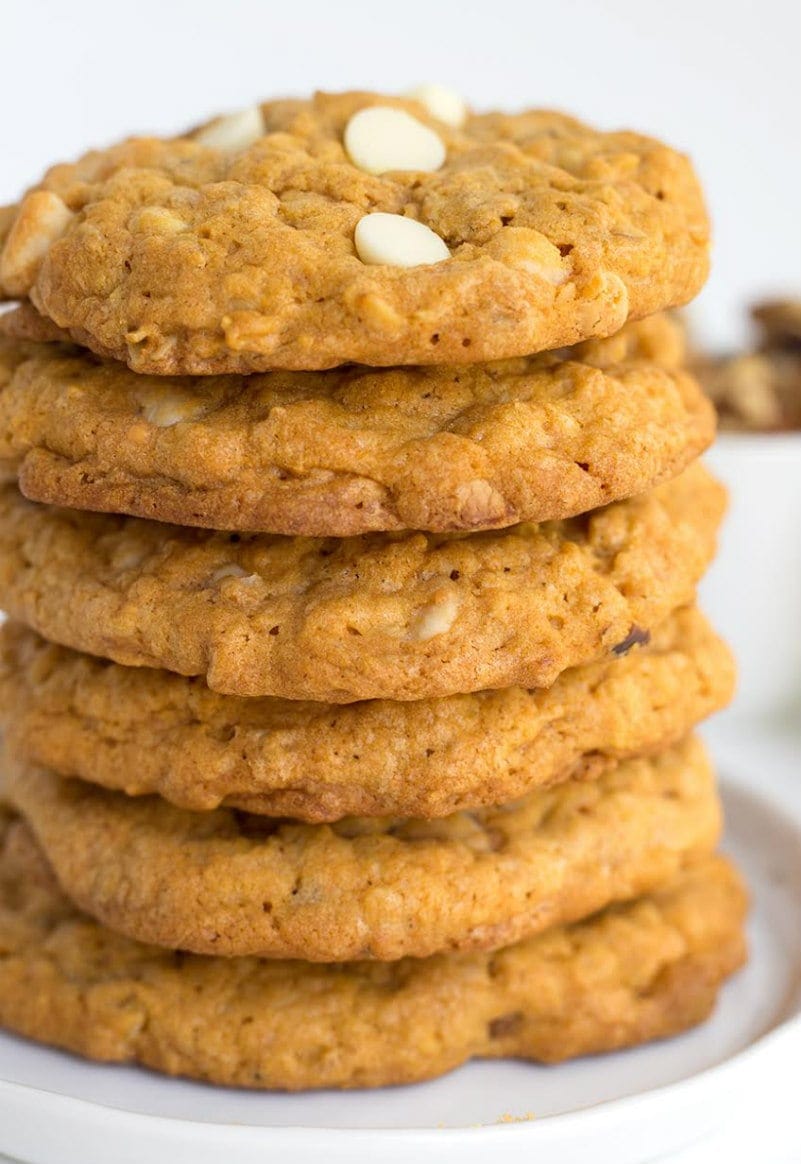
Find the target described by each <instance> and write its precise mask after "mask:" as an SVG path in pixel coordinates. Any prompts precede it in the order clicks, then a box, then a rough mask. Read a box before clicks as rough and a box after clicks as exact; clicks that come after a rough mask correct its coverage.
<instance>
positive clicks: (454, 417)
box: [0, 317, 715, 537]
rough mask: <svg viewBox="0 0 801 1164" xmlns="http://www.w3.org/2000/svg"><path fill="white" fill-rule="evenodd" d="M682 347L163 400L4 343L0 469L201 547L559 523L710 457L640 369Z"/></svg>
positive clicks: (700, 434)
mask: <svg viewBox="0 0 801 1164" xmlns="http://www.w3.org/2000/svg"><path fill="white" fill-rule="evenodd" d="M641 329H642V331H643V341H644V343H641V341H640V336H639V331H640V330H641ZM660 329H664V330H665V331H666V332H667V333H668V335H667V336H666V337H665V340H664V344H661V341H660V339H659V337H658V333H659V331H660ZM674 330H675V325H674V324H673V323H672V322H671V321H669V320H668V319H666V318H664V317H662V318H661V319H657V320H656V321H649V323H648V324H647V325H646V324H645V323H643V324H630V325H629V326H628V328H626V329H624V331H625V332H626V335H625V336H621V337H620V340H619V341H618V340H617V339H612V340H609V341H601V342H600V343H599V344H597V345H595V351H594V357H595V358H596V359H601V360H608V359H610V358H613V357H614V354H615V352H616V351H621V350H622V351H623V353H624V356H623V361H622V362H613V363H611V364H606V365H603V364H602V365H601V366H598V364H593V363H590V362H582V360H581V358H580V349H579V350H573V349H570V350H567V351H563V352H561V353H558V354H554V355H542V356H535V357H532V358H530V359H527V360H516V361H506V362H505V363H500V364H491V365H489V364H476V365H473V366H470V367H467V368H455V367H450V368H413V369H412V368H406V369H395V370H378V371H376V370H368V369H364V368H348V369H343V370H339V371H331V372H317V373H297V372H295V373H293V372H284V373H280V372H273V373H270V374H266V375H262V376H252V377H248V378H245V377H234V376H229V377H215V378H205V379H203V378H200V377H195V378H194V379H189V378H184V379H182V380H177V379H170V380H169V381H165V380H164V379H163V378H162V379H158V378H156V377H153V376H150V377H145V376H138V375H136V374H135V373H134V372H131V371H129V370H128V369H127V368H126V367H125V366H124V365H122V364H118V363H112V362H110V361H105V362H103V363H99V362H98V360H97V359H96V357H92V356H90V355H88V354H87V353H84V352H81V351H80V350H77V349H64V348H61V347H56V348H54V347H53V346H52V345H46V346H40V347H35V348H30V347H27V346H24V347H21V346H20V345H19V344H18V343H14V342H12V341H0V460H1V461H4V462H6V463H7V464H8V465H9V466H13V467H14V468H15V469H16V470H17V471H18V472H19V479H20V487H21V489H22V492H23V493H24V494H25V495H26V496H27V497H30V498H31V499H32V500H34V501H45V502H50V503H53V504H56V505H68V506H71V507H73V508H75V509H90V510H101V511H104V512H111V513H128V514H134V515H136V516H138V517H149V518H156V519H158V520H159V521H170V522H175V523H176V524H178V525H192V526H203V527H206V528H212V529H228V530H246V531H267V532H272V533H280V534H304V535H310V536H335V537H346V536H351V535H354V534H361V533H367V532H371V531H375V530H403V529H419V530H431V531H437V532H442V531H447V530H461V529H464V530H470V529H482V528H498V527H502V526H508V525H513V524H514V523H516V522H519V521H536V522H539V521H550V520H555V519H560V518H564V517H570V516H572V515H574V514H576V513H585V512H586V511H587V510H589V509H594V508H597V507H598V506H600V505H605V504H606V503H608V502H610V501H614V500H617V499H619V498H622V497H628V496H631V495H633V494H636V493H643V492H645V490H646V489H649V488H651V486H653V485H654V484H656V483H658V482H660V481H663V480H667V479H668V478H670V477H673V476H675V475H676V474H677V473H678V472H680V471H681V470H682V469H684V468H685V467H686V466H687V465H688V464H689V463H690V461H692V460H694V459H695V457H697V456H698V455H699V453H701V452H702V451H703V450H704V449H705V448H706V447H707V445H708V444H709V443H710V441H711V440H712V437H713V435H714V428H715V412H714V409H713V408H712V406H711V405H710V403H709V401H708V400H707V398H706V396H705V395H704V394H703V393H702V392H701V390H700V388H699V387H698V385H697V383H696V382H695V381H694V380H693V378H692V377H691V376H690V375H689V374H688V373H686V372H684V371H681V370H677V369H675V368H672V369H668V368H663V367H660V366H658V365H657V364H656V363H654V362H653V361H651V360H648V359H647V358H644V357H643V356H642V350H643V346H648V345H649V343H650V341H651V340H652V339H654V336H655V333H656V344H657V346H663V347H664V348H665V350H666V351H667V352H670V351H672V350H675V349H676V347H677V346H678V345H677V344H674V343H672V336H671V334H670V333H672V332H673V331H674ZM607 345H608V347H607ZM588 346H589V345H588ZM567 357H569V358H567Z"/></svg>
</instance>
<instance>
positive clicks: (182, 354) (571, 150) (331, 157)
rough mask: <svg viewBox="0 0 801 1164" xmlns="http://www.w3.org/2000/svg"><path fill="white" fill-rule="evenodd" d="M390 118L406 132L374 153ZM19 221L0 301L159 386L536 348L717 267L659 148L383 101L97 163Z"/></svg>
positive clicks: (631, 311)
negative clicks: (441, 116)
mask: <svg viewBox="0 0 801 1164" xmlns="http://www.w3.org/2000/svg"><path fill="white" fill-rule="evenodd" d="M376 106H378V107H383V109H384V113H383V114H382V113H381V112H380V108H379V113H378V116H379V119H386V111H387V110H389V117H390V120H395V121H397V119H398V116H399V113H400V114H401V117H400V120H401V121H402V122H403V125H404V126H405V129H404V130H401V131H397V130H396V129H391V130H389V131H386V130H385V129H380V130H378V131H377V132H376V131H373V132H372V136H371V137H370V138H369V140H370V145H369V148H368V150H367V153H366V154H365V152H364V149H363V148H361V147H355V146H354V135H356V136H357V137H358V138H363V137H364V130H363V123H364V112H363V111H365V110H368V109H372V108H373V107H376ZM374 116H375V114H368V120H370V119H372V118H374ZM354 118H355V119H356V122H357V123H358V124H357V127H356V129H354ZM410 124H411V127H412V128H411V133H412V138H413V141H417V142H418V143H419V141H420V139H421V138H422V140H423V141H424V142H426V143H427V147H424V149H423V155H424V157H422V158H421V154H420V151H419V150H418V149H417V148H415V147H414V145H413V144H410V143H409V140H408V132H409V126H410ZM404 134H405V135H406V136H405V137H404V136H403V135H404ZM368 135H369V131H368ZM404 143H405V144H404ZM362 144H363V143H362ZM385 146H389V147H390V154H389V155H388V154H387V153H386V150H385V149H384V147H385ZM377 152H378V153H381V154H382V157H383V162H382V163H381V164H380V165H379V169H380V170H381V171H382V172H380V173H377V172H374V171H375V169H376V166H375V165H374V164H371V161H370V159H371V158H372V160H373V162H375V161H376V156H377ZM390 155H391V156H390ZM385 163H389V169H385V168H384V164H385ZM12 213H13V214H14V219H13V223H12V224H11V226H10V229H9V230H8V234H7V236H6V238H5V243H4V245H3V248H2V251H1V252H0V290H2V292H3V293H4V294H5V295H6V297H10V298H20V297H29V298H30V299H31V301H32V302H33V303H34V305H35V306H36V307H37V309H38V310H39V311H40V312H41V313H42V314H43V315H46V316H47V317H49V318H50V319H52V320H53V321H54V322H55V323H56V324H57V325H59V326H60V327H62V328H66V329H68V330H69V331H70V333H71V334H72V336H73V337H74V338H75V339H77V340H78V341H79V342H80V343H82V344H85V345H86V346H88V347H90V348H92V349H93V350H94V351H96V352H97V353H99V354H100V355H106V356H112V357H115V358H117V359H119V360H124V361H125V362H127V363H128V364H129V366H130V367H131V368H133V369H134V370H135V371H137V372H147V373H155V374H158V375H164V374H168V375H174V374H176V373H195V374H200V375H207V374H209V373H215V372H243V373H247V372H254V371H265V370H269V369H271V368H294V369H300V370H303V369H315V368H327V367H333V366H336V365H338V364H343V363H347V362H357V363H363V364H372V365H382V366H386V365H397V364H442V363H472V362H475V361H483V360H493V359H498V358H506V357H509V356H521V355H528V354H530V353H531V352H535V351H542V350H546V349H550V348H556V347H560V346H563V345H567V344H574V343H578V342H579V341H580V340H582V339H586V338H588V337H591V336H595V335H610V334H611V333H612V332H614V331H616V330H618V328H620V327H622V325H623V324H624V323H625V322H626V320H627V319H628V318H634V319H636V318H642V317H644V316H647V315H650V314H652V313H653V312H656V311H659V310H661V309H663V308H666V307H670V306H672V305H675V304H679V303H684V302H687V301H688V300H689V299H691V298H692V297H693V296H694V295H695V294H696V293H697V292H698V291H699V290H700V288H701V286H702V284H703V282H704V279H705V278H706V274H707V269H708V252H709V224H708V219H707V215H706V211H705V208H704V205H703V199H702V195H701V191H700V188H699V185H698V181H697V178H696V176H695V174H694V172H693V170H692V167H691V165H690V163H689V161H688V160H687V159H686V158H685V157H683V156H682V155H680V154H678V153H676V152H674V151H673V150H671V149H669V148H668V147H666V146H664V145H662V144H661V143H660V142H657V141H654V140H652V139H650V138H646V137H642V136H640V135H639V134H636V133H630V132H618V133H601V132H599V131H597V130H594V129H592V128H590V127H589V126H586V125H583V124H582V123H581V122H579V121H576V120H574V119H573V118H570V117H566V116H564V115H562V114H559V113H553V112H550V111H543V110H532V111H529V112H526V113H520V114H516V115H505V114H502V113H490V114H483V115H469V116H467V117H466V119H465V121H464V124H463V125H461V126H460V127H453V126H448V125H446V124H445V123H443V122H441V121H438V120H436V119H435V118H434V117H432V116H431V114H430V113H429V112H428V111H427V110H426V108H425V107H424V106H423V105H422V104H420V103H419V102H417V101H414V100H404V99H399V98H395V97H385V96H382V95H380V94H376V93H342V94H316V95H315V96H314V97H313V98H311V99H310V100H306V101H304V100H293V101H287V100H282V101H271V102H266V103H264V104H262V105H261V106H259V107H256V108H253V109H250V110H246V111H243V112H242V113H241V114H239V115H236V116H234V117H233V118H228V119H224V120H223V121H221V122H216V123H213V124H212V125H208V126H204V127H200V128H199V129H196V130H194V131H192V132H191V133H189V134H186V135H184V136H181V137H177V138H173V139H157V138H134V139H131V140H128V141H125V142H123V143H121V144H118V145H115V146H112V147H111V148H109V149H106V150H101V151H93V152H92V153H89V154H87V155H86V156H85V157H83V158H82V159H81V160H80V161H78V162H77V163H75V164H70V165H58V166H55V167H53V168H52V169H51V170H50V171H49V172H48V173H47V174H46V176H45V178H44V179H43V181H42V183H41V184H40V185H39V186H37V187H34V188H32V189H31V190H30V191H29V192H28V193H27V194H26V195H25V197H24V198H23V200H22V202H21V203H20V204H19V206H18V207H17V209H16V211H10V210H9V211H6V214H7V215H8V214H12Z"/></svg>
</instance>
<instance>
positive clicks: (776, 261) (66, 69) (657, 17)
mask: <svg viewBox="0 0 801 1164" xmlns="http://www.w3.org/2000/svg"><path fill="white" fill-rule="evenodd" d="M0 15H2V24H1V25H0V29H1V30H2V45H3V52H2V65H0V99H2V107H3V109H4V110H5V111H6V112H5V116H4V119H3V129H2V133H3V135H4V136H3V141H2V147H3V148H2V152H0V157H2V159H3V164H2V166H0V200H3V201H11V200H13V199H15V198H16V197H17V196H18V194H19V192H20V190H21V189H22V188H23V187H24V186H25V185H26V184H27V183H29V182H31V181H33V180H35V179H36V178H37V176H38V175H39V174H40V173H41V171H42V170H43V168H44V167H45V166H47V165H48V164H49V163H51V162H53V161H56V160H63V159H67V158H70V157H72V156H74V155H75V154H77V153H79V152H81V151H82V150H84V149H85V148H87V147H89V146H91V145H97V144H103V143H105V142H107V141H109V140H112V139H114V138H116V137H119V136H121V135H123V134H125V133H129V132H140V131H145V130H157V131H164V130H178V129H180V128H182V127H184V126H187V125H190V124H192V123H194V122H195V121H197V120H199V119H200V118H202V117H203V116H204V115H205V114H210V113H214V112H218V111H220V110H222V109H226V108H236V107H238V106H241V105H245V104H249V103H251V102H252V101H253V100H254V99H255V98H257V97H267V96H272V95H279V94H282V95H285V94H302V93H305V92H307V91H309V90H310V89H313V88H330V89H341V88H358V87H371V88H379V89H385V90H387V91H394V90H402V89H404V88H406V87H408V86H409V85H410V84H413V83H416V82H419V81H421V80H436V81H440V82H442V83H447V84H449V85H452V86H455V87H456V88H457V89H458V90H459V91H460V92H462V93H463V94H464V95H465V96H466V97H468V98H469V99H470V101H471V102H472V103H473V104H474V105H475V106H476V107H479V108H487V107H493V106H495V107H503V106H505V107H509V108H514V107H519V106H523V105H526V104H529V105H537V104H539V105H551V106H556V107H562V108H565V109H567V110H570V111H572V112H576V113H578V114H579V115H582V116H584V117H586V118H587V119H589V120H591V121H594V122H596V123H598V124H600V125H602V126H607V127H610V128H618V127H623V126H625V127H627V128H633V129H641V130H645V131H647V132H650V133H653V134H656V135H657V136H663V137H664V138H666V139H667V140H668V141H670V142H671V143H672V144H675V145H677V146H680V147H682V148H684V149H686V150H688V151H689V152H690V153H691V154H692V155H693V157H694V159H695V161H696V163H697V165H698V167H699V169H700V171H701V174H702V176H703V178H704V181H705V183H706V187H707V190H708V194H709V201H710V204H711V207H712V211H713V215H714V221H715V227H716V239H717V246H716V254H715V269H714V274H713V277H712V279H711V281H710V284H709V286H708V288H707V290H706V291H705V292H704V293H703V295H702V297H701V299H700V300H699V303H698V306H697V309H696V312H695V317H696V319H697V323H698V326H699V328H700V330H701V333H702V335H703V337H704V338H706V339H708V340H709V341H710V342H711V343H714V344H725V343H728V342H732V341H735V340H737V339H738V338H739V336H740V335H741V334H742V326H743V320H744V306H745V304H746V303H747V302H748V301H749V300H750V299H753V298H754V297H755V296H759V295H761V294H763V293H776V292H779V291H782V290H792V289H795V290H796V291H798V290H799V289H801V148H800V143H801V82H799V61H800V60H801V3H799V0H759V2H758V0H726V2H725V3H724V2H722V0H721V2H718V0H695V2H693V0H671V2H670V3H664V2H662V3H654V2H651V0H549V2H548V3H544V2H542V0H539V2H538V0H447V2H445V3H437V2H436V0H403V2H397V0H396V2H395V3H392V4H389V3H382V2H381V0H373V2H372V3H358V2H356V0H281V2H280V3H271V2H269V0H262V2H259V0H173V2H171V0H126V2H125V3H119V2H116V0H102V2H99V0H97V2H95V0H0Z"/></svg>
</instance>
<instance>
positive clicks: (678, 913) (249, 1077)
mask: <svg viewBox="0 0 801 1164" xmlns="http://www.w3.org/2000/svg"><path fill="white" fill-rule="evenodd" d="M745 908H746V897H745V891H744V889H743V886H742V883H741V881H740V878H739V877H738V875H737V873H736V872H735V870H734V869H733V868H732V866H731V865H730V864H729V863H728V862H727V861H725V860H723V859H722V858H720V857H715V858H710V859H708V860H705V861H703V862H701V863H700V864H697V865H696V866H694V867H693V868H692V869H690V870H688V871H686V872H684V873H682V874H680V875H679V876H678V877H677V878H676V879H675V880H674V881H673V882H672V883H671V884H670V885H668V886H666V887H665V888H663V889H661V890H659V891H658V892H656V893H654V894H653V895H652V896H650V897H647V898H644V899H641V900H639V901H635V902H630V903H628V904H626V905H619V906H612V907H610V908H609V909H607V910H606V911H605V912H604V913H601V914H597V915H596V916H595V917H593V918H591V919H590V920H588V921H585V922H581V923H579V924H574V925H572V926H568V927H557V928H555V929H552V930H548V931H547V932H546V933H543V934H541V935H539V936H538V937H536V938H531V939H529V940H527V941H524V942H521V943H519V944H518V945H515V946H510V947H508V948H506V949H504V950H500V951H497V952H495V953H492V954H486V953H473V954H461V955H459V954H447V955H440V956H438V957H433V958H427V959H424V960H414V959H406V960H405V961H402V962H395V963H392V964H389V965H386V964H385V965H378V964H376V963H374V962H373V963H365V962H361V963H351V964H349V965H347V966H320V965H312V964H310V963H301V962H269V961H257V960H256V959H253V958H237V959H224V958H204V957H199V956H197V955H192V954H184V953H172V952H170V951H165V950H160V949H157V948H155V947H153V946H145V945H141V944H139V943H138V942H133V941H130V940H128V939H126V938H122V937H120V936H118V935H117V934H114V933H112V932H111V931H110V930H107V929H105V928H103V927H102V926H100V925H98V924H97V923H96V922H94V921H92V919H91V918H89V917H87V916H86V915H84V914H80V913H79V912H78V911H77V910H76V909H75V907H74V906H72V905H71V903H70V902H69V901H68V900H67V899H66V898H65V897H64V896H63V895H62V894H61V893H60V891H59V889H58V887H57V885H56V884H55V881H54V879H53V877H52V874H51V873H50V871H49V870H48V868H47V865H46V864H45V862H44V860H43V858H42V856H41V854H40V853H39V852H38V850H37V847H36V845H35V842H34V841H33V839H32V837H31V836H30V833H29V832H28V830H27V828H26V827H25V825H24V824H23V823H22V822H21V821H19V820H18V819H13V818H10V817H9V816H8V815H6V816H5V817H2V816H0V1024H2V1025H3V1026H5V1027H6V1028H8V1029H10V1030H12V1031H16V1032H18V1033H19V1034H21V1035H25V1036H27V1037H28V1038H32V1039H37V1040H39V1041H40V1042H44V1043H49V1044H51V1045H55V1046H58V1047H62V1048H64V1049H65V1050H68V1051H74V1052H77V1053H78V1054H80V1055H84V1056H87V1057H88V1058H91V1059H99V1060H101V1061H103V1062H120V1063H141V1064H143V1065H145V1066H147V1067H152V1068H155V1069H156V1070H157V1071H163V1072H166V1073H168V1074H170V1075H186V1076H190V1077H191V1078H194V1079H202V1080H206V1081H208V1082H213V1083H220V1084H228V1085H232V1086H236V1087H253V1088H264V1089H266V1088H281V1089H287V1090H299V1089H302V1088H313V1087H378V1086H382V1085H385V1084H392V1083H412V1082H415V1081H418V1080H423V1079H431V1078H433V1077H434V1076H436V1075H441V1074H443V1073H444V1072H446V1071H450V1070H451V1069H452V1068H454V1067H456V1066H458V1065H459V1064H460V1063H463V1062H465V1061H466V1060H467V1059H470V1058H512V1057H516V1058H525V1059H533V1060H538V1061H541V1062H546V1063H553V1062H558V1061H560V1060H564V1059H570V1058H573V1057H575V1056H578V1055H586V1054H593V1053H595V1052H599V1051H611V1050H615V1049H617V1048H620V1047H626V1046H631V1045H633V1044H636V1043H642V1042H646V1041H647V1040H649V1039H656V1038H662V1037H664V1036H666V1035H671V1034H675V1033H677V1032H678V1031H680V1030H684V1029H685V1028H686V1027H689V1026H693V1025H694V1024H695V1023H698V1022H701V1021H702V1020H703V1019H704V1018H706V1016H707V1015H708V1014H709V1012H710V1011H711V1009H712V1007H713V1005H714V1002H715V996H716V994H717V991H718V988H719V986H720V984H721V983H722V981H723V980H724V979H725V978H726V977H727V976H728V975H729V974H732V973H733V972H734V971H735V970H736V969H737V968H738V967H739V966H740V965H741V963H742V962H743V960H744V958H745V939H744V935H743V919H744V914H745ZM199 1032H201V1034H200V1036H199Z"/></svg>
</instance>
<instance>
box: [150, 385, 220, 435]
mask: <svg viewBox="0 0 801 1164" xmlns="http://www.w3.org/2000/svg"><path fill="white" fill-rule="evenodd" d="M138 395H139V401H140V404H141V408H142V416H143V418H144V419H145V420H146V421H147V423H148V424H152V425H155V427H156V428H172V426H173V425H175V424H181V422H182V421H186V420H196V419H197V418H198V417H199V416H202V415H203V412H204V408H203V405H202V404H201V403H200V402H199V401H198V399H197V397H195V396H190V395H188V394H187V395H185V396H180V395H178V393H176V392H174V391H172V392H171V391H168V390H167V389H166V388H161V387H159V388H156V389H154V390H153V391H146V390H140V392H139V394H138Z"/></svg>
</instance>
